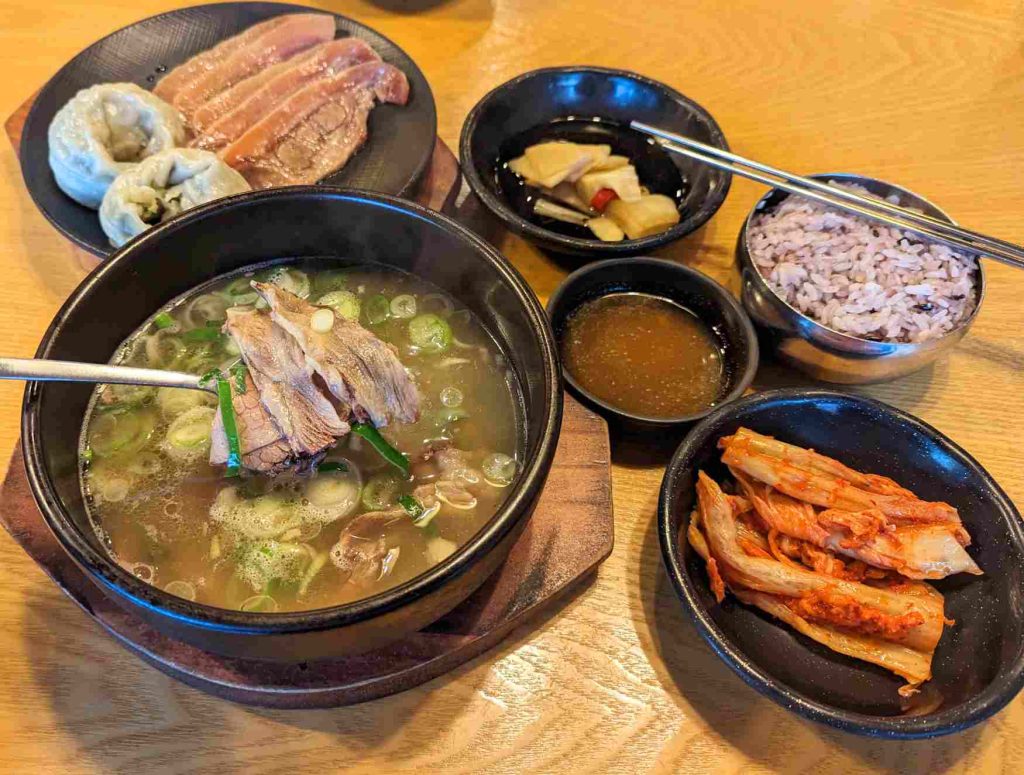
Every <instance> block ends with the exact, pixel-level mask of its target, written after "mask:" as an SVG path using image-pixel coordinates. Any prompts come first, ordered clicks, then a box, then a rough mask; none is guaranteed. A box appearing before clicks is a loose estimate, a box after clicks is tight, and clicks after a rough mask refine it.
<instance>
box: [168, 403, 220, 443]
mask: <svg viewBox="0 0 1024 775" xmlns="http://www.w3.org/2000/svg"><path fill="white" fill-rule="evenodd" d="M212 420H213V409H212V408H210V407H209V406H196V407H193V408H192V409H189V410H188V411H187V412H185V413H184V414H180V415H178V416H177V417H176V418H174V420H173V421H172V422H171V424H170V425H169V426H168V428H167V444H168V445H169V446H170V447H171V448H172V449H171V450H169V451H174V450H179V451H187V450H196V449H199V448H201V447H203V446H205V445H206V444H208V443H209V441H210V423H211V421H212Z"/></svg>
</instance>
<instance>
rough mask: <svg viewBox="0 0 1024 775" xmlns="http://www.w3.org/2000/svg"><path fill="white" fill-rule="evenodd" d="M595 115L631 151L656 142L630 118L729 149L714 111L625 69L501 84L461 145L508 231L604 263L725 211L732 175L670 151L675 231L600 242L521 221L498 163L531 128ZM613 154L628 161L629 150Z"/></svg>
mask: <svg viewBox="0 0 1024 775" xmlns="http://www.w3.org/2000/svg"><path fill="white" fill-rule="evenodd" d="M594 117H597V118H600V119H603V120H604V121H606V122H612V123H613V124H615V125H619V126H620V127H624V129H622V130H621V134H622V135H625V138H624V144H625V145H626V146H629V145H633V144H636V143H651V144H653V143H654V140H653V139H651V138H649V137H646V136H644V135H641V134H640V133H638V132H635V131H634V130H631V129H625V127H628V126H629V122H630V121H631V120H636V121H643V122H646V123H648V124H652V125H654V126H658V127H661V128H663V129H667V130H670V131H672V132H678V133H679V134H683V135H687V136H688V137H692V138H694V139H696V140H700V141H701V142H704V143H707V144H709V145H713V146H715V147H717V148H722V149H723V150H728V148H729V146H728V144H727V143H726V141H725V135H723V134H722V130H721V129H720V128H719V126H718V124H717V123H716V122H715V120H714V119H713V118H712V117H711V114H710V113H708V112H707V111H706V110H705V109H704V108H702V107H701V106H700V105H698V104H697V103H696V102H694V101H693V100H691V99H689V98H688V97H685V96H684V95H682V94H680V93H679V92H677V91H676V90H675V89H673V88H671V87H669V86H666V85H665V84H663V83H659V82H658V81H654V80H651V79H650V78H645V77H644V76H642V75H638V74H636V73H631V72H629V71H627V70H611V69H608V68H604V67H550V68H545V69H542V70H533V71H531V72H528V73H524V74H523V75H520V76H518V77H516V78H513V79H512V80H511V81H508V82H507V83H504V84H502V85H501V86H499V87H497V88H496V89H494V90H493V91H491V92H490V93H488V94H487V95H486V96H484V98H483V99H481V100H480V102H478V103H477V104H476V106H475V107H474V108H473V109H472V110H471V111H470V112H469V115H468V116H467V117H466V121H465V123H464V124H463V125H462V136H461V138H460V140H459V155H460V159H461V164H462V172H463V174H464V175H465V176H466V180H467V181H468V182H469V186H470V188H472V189H473V192H474V193H475V194H476V195H477V196H479V197H480V199H481V200H482V201H483V203H484V204H485V205H486V206H487V208H488V209H489V210H490V211H491V212H492V213H494V214H495V215H496V216H497V217H498V218H499V219H501V221H502V222H503V223H504V224H505V225H506V226H507V227H508V228H510V229H512V230H513V231H515V232H517V233H518V234H520V235H522V236H523V237H524V238H526V239H528V240H530V241H532V242H535V243H536V244H537V245H539V246H540V247H542V248H545V249H547V250H551V251H553V252H556V253H562V254H570V255H577V256H592V257H595V258H599V257H608V256H624V255H637V254H640V253H645V252H649V251H651V250H653V249H654V248H656V247H659V246H661V245H665V244H667V243H669V242H672V241H673V240H677V239H679V238H680V237H683V236H685V235H687V234H689V233H691V232H693V231H696V230H697V229H699V228H700V227H701V226H703V225H704V224H705V223H706V222H707V221H708V219H709V218H711V216H712V215H714V214H715V213H716V212H717V211H718V208H719V207H721V205H722V202H723V201H725V196H726V194H727V193H728V192H729V184H730V182H731V179H732V178H731V176H730V175H729V173H727V172H723V171H721V170H715V169H712V168H710V167H708V166H707V165H703V164H699V163H698V162H695V161H692V160H690V159H687V158H685V157H682V156H678V155H673V154H668V153H667V152H666V153H665V155H666V157H667V158H668V159H669V160H670V161H671V163H672V164H674V166H675V168H676V169H677V170H678V174H679V177H680V180H681V189H680V190H681V192H682V193H681V196H678V197H676V198H677V199H678V201H679V209H680V215H681V219H680V221H679V223H677V224H676V225H675V226H673V227H672V228H671V229H668V230H666V231H663V232H661V233H659V234H654V235H651V236H650V237H644V238H642V239H634V240H623V241H621V242H601V240H599V239H597V238H596V237H595V238H593V239H588V238H582V237H574V236H568V235H566V234H561V233H559V232H556V231H552V230H551V229H545V228H543V227H542V226H539V225H537V224H535V223H532V222H531V221H529V220H527V219H526V218H524V217H522V216H521V215H520V214H519V213H517V212H516V211H515V209H514V208H513V207H512V206H511V205H510V204H509V202H508V200H507V199H506V197H505V195H504V194H503V193H502V191H501V188H500V186H499V183H498V167H499V161H500V160H501V158H502V156H503V154H504V153H505V152H506V150H507V148H506V144H507V143H508V142H509V141H510V140H512V139H513V138H516V137H517V136H519V135H521V134H522V133H523V132H526V131H527V130H530V129H534V128H536V127H540V126H542V125H545V124H549V123H551V122H556V121H561V120H564V119H567V118H575V119H581V120H580V121H579V123H580V124H586V123H589V121H590V119H592V118H594ZM582 119H585V120H582ZM537 139H538V140H539V139H540V138H539V137H538V138H537ZM601 141H602V142H606V141H607V140H606V139H603V138H602V139H601ZM613 145H614V141H613ZM613 150H614V151H615V152H618V153H624V154H627V155H630V153H629V149H628V147H624V148H615V149H613ZM641 182H644V181H643V179H641ZM664 193H668V192H664Z"/></svg>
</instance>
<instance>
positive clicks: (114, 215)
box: [100, 148, 249, 247]
mask: <svg viewBox="0 0 1024 775" xmlns="http://www.w3.org/2000/svg"><path fill="white" fill-rule="evenodd" d="M248 190H249V184H248V183H246V182H245V178H243V177H242V176H241V175H240V174H238V173H237V172H235V170H233V169H231V167H229V166H228V165H227V164H225V163H224V162H223V161H221V160H220V159H219V158H218V157H217V155H216V154H213V153H210V152H209V151H200V150H198V149H195V148H172V149H171V150H169V151H161V152H160V153H158V154H154V155H153V156H150V157H149V158H148V159H145V160H144V161H142V162H140V163H139V164H137V165H135V166H134V167H132V168H131V169H129V170H127V171H126V172H122V173H121V174H120V175H118V176H117V179H116V180H114V182H113V184H112V185H111V186H110V188H109V189H108V190H107V193H106V195H105V196H104V197H103V203H102V204H101V205H100V225H101V226H102V227H103V231H104V232H105V233H106V235H107V236H108V237H109V238H110V243H111V244H112V245H114V247H120V246H121V245H123V244H124V243H125V242H127V241H128V240H130V239H131V238H132V237H134V236H135V235H136V234H140V233H142V232H144V231H145V230H146V229H148V228H149V227H150V226H153V225H155V224H157V223H160V222H161V221H166V220H167V219H168V218H172V217H173V216H175V215H177V214H178V213H180V212H182V211H183V210H188V209H189V208H190V207H195V206H196V205H200V204H203V203H204V202H209V201H211V200H213V199H220V198H221V197H224V196H230V195H231V194H240V193H242V192H243V191H248Z"/></svg>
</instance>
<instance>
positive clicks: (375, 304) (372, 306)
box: [365, 293, 391, 326]
mask: <svg viewBox="0 0 1024 775" xmlns="http://www.w3.org/2000/svg"><path fill="white" fill-rule="evenodd" d="M365 309H366V322H367V323H369V324H370V325H371V326H376V325H379V324H380V323H383V322H384V321H386V320H387V319H388V318H389V317H391V302H389V301H388V299H387V297H386V296H381V295H380V294H379V293H378V294H377V295H376V296H371V297H370V298H369V299H367V301H366V307H365Z"/></svg>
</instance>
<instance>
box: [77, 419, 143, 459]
mask: <svg viewBox="0 0 1024 775" xmlns="http://www.w3.org/2000/svg"><path fill="white" fill-rule="evenodd" d="M155 427H156V417H155V416H154V413H153V412H151V411H147V410H144V409H143V410H132V411H126V412H103V413H102V414H96V415H95V416H94V417H93V420H92V423H91V424H90V425H89V446H90V447H92V449H93V451H95V453H96V454H97V455H99V456H100V457H107V456H109V455H113V454H114V453H115V452H121V453H130V452H137V451H138V450H140V449H142V447H143V446H145V444H146V442H147V441H148V440H149V438H150V436H152V435H153V430H154V428H155Z"/></svg>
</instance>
